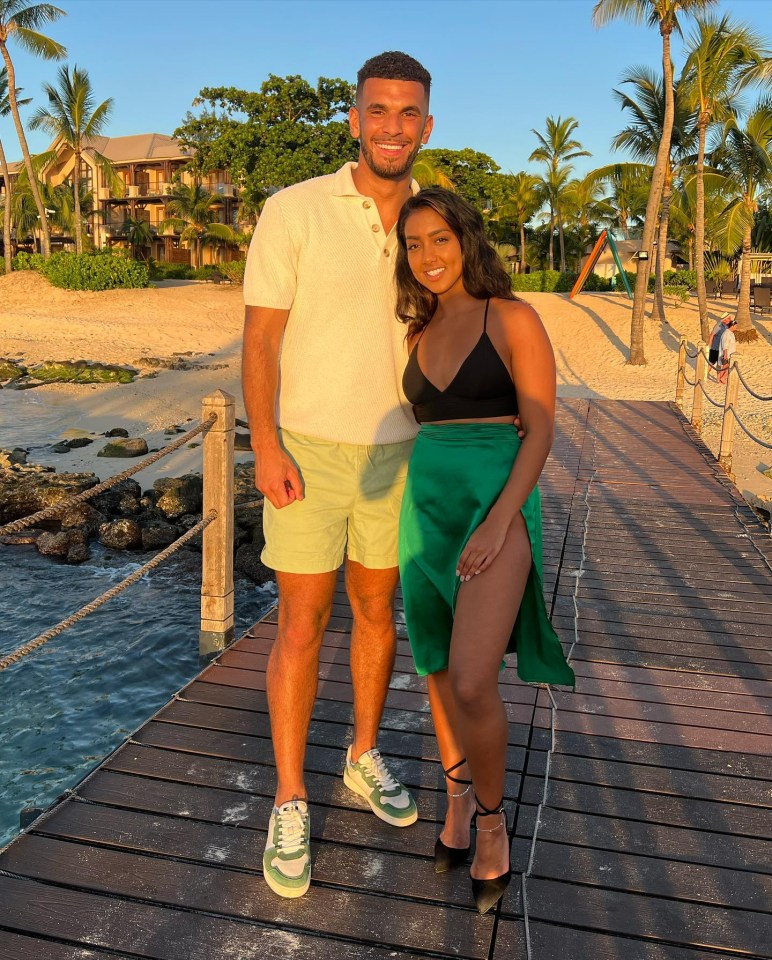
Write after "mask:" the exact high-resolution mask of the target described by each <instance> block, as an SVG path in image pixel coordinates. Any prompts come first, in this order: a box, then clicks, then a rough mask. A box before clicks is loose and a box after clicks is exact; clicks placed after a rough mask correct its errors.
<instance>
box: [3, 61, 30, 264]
mask: <svg viewBox="0 0 772 960" xmlns="http://www.w3.org/2000/svg"><path fill="white" fill-rule="evenodd" d="M20 93H21V89H17V91H16V102H17V104H18V105H19V106H20V107H24V106H26V105H27V104H28V103H29V102H30V101H29V100H19V94H20ZM10 112H11V98H10V96H9V94H8V70H7V68H6V67H3V68H2V70H0V117H7V116H8V114H9V113H10ZM0 173H2V175H3V184H4V186H5V202H4V204H3V253H4V254H5V272H6V273H10V272H11V270H12V269H13V267H12V266H11V260H12V256H11V252H12V248H11V204H12V202H13V198H12V193H13V191H12V187H11V172H10V170H9V169H8V161H7V160H6V157H5V151H4V150H3V144H2V142H0Z"/></svg>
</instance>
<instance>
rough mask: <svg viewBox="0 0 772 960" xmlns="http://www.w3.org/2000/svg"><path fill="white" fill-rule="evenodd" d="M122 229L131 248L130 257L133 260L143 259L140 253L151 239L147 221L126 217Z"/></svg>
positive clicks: (151, 234) (151, 235)
mask: <svg viewBox="0 0 772 960" xmlns="http://www.w3.org/2000/svg"><path fill="white" fill-rule="evenodd" d="M123 229H124V231H125V233H126V239H127V240H128V241H129V246H130V247H131V255H132V257H134V259H135V260H139V259H140V258H142V259H144V257H142V251H143V250H144V249H145V248H146V247H148V246H149V245H150V241H151V240H152V239H153V233H152V231H151V229H150V224H149V223H148V221H147V220H144V219H143V218H142V217H126V218H125V219H124V221H123Z"/></svg>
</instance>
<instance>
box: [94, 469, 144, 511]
mask: <svg viewBox="0 0 772 960" xmlns="http://www.w3.org/2000/svg"><path fill="white" fill-rule="evenodd" d="M141 496H142V487H140V485H139V484H138V483H137V481H136V480H132V479H131V477H129V479H128V480H121V482H120V483H116V484H115V486H114V487H110V489H109V490H105V492H104V493H100V494H99V495H98V496H96V497H94V499H93V500H92V501H91V504H92V506H93V507H95V508H96V509H97V510H100V511H101V512H102V513H105V514H108V516H109V515H112V516H115V515H116V514H135V513H137V511H138V510H139V502H140V498H141Z"/></svg>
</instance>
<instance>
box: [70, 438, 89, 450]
mask: <svg viewBox="0 0 772 960" xmlns="http://www.w3.org/2000/svg"><path fill="white" fill-rule="evenodd" d="M93 442H94V441H93V440H92V439H91V437H73V438H72V440H66V441H65V443H66V444H67V446H68V447H69V448H70V450H77V449H78V447H87V446H88V445H89V444H90V443H93Z"/></svg>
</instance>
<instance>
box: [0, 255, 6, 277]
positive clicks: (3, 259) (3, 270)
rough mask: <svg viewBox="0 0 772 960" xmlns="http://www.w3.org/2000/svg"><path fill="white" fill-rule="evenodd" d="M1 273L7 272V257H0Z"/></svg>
mask: <svg viewBox="0 0 772 960" xmlns="http://www.w3.org/2000/svg"><path fill="white" fill-rule="evenodd" d="M0 273H5V257H0Z"/></svg>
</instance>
